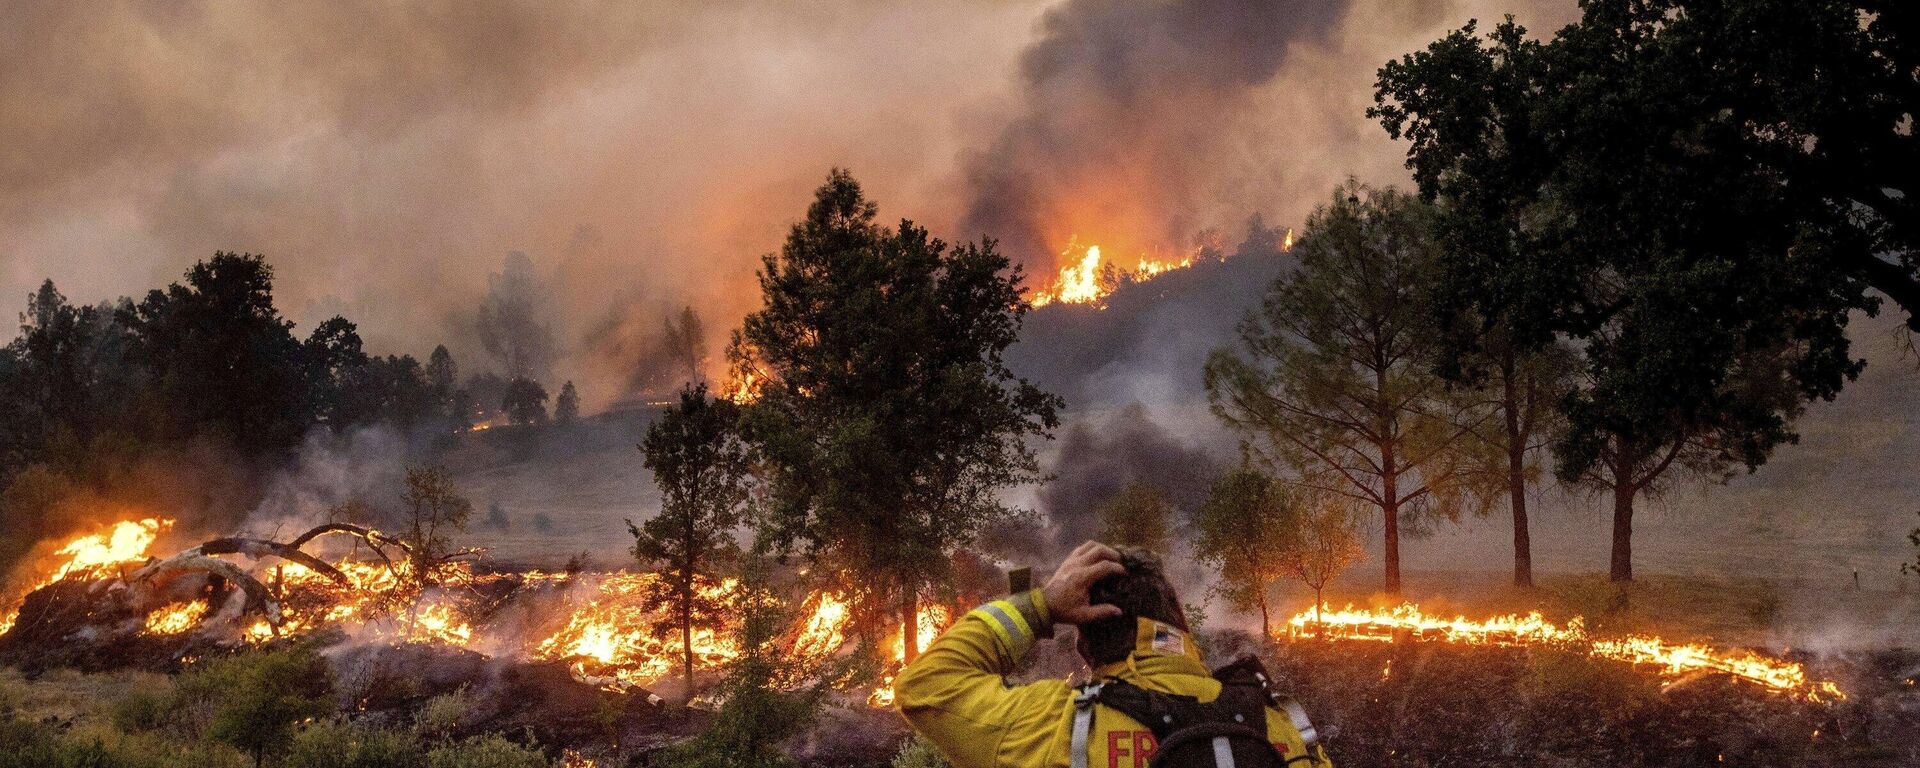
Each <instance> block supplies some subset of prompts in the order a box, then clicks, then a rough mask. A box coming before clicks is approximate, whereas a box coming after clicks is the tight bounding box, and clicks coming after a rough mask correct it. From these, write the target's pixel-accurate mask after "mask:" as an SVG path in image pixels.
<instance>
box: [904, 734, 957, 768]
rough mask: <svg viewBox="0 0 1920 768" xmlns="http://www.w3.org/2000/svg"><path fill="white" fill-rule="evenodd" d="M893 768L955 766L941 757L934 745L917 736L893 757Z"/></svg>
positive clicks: (946, 767)
mask: <svg viewBox="0 0 1920 768" xmlns="http://www.w3.org/2000/svg"><path fill="white" fill-rule="evenodd" d="M893 768H953V764H952V763H949V762H947V759H946V758H944V757H941V756H940V752H939V751H938V750H935V749H934V748H933V745H932V744H928V743H927V742H926V741H925V740H923V739H921V738H920V737H919V736H915V737H913V738H911V739H907V743H905V744H902V745H900V751H899V753H897V754H895V755H894V756H893Z"/></svg>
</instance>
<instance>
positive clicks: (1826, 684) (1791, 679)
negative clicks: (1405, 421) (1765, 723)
mask: <svg viewBox="0 0 1920 768" xmlns="http://www.w3.org/2000/svg"><path fill="white" fill-rule="evenodd" d="M1287 627H1288V631H1289V633H1290V634H1291V635H1292V636H1294V637H1296V638H1298V637H1311V636H1315V635H1320V636H1324V637H1326V638H1328V639H1332V640H1367V641H1376V642H1392V641H1395V640H1397V639H1400V638H1409V639H1413V640H1420V641H1437V642H1446V643H1459V644H1464V645H1491V646H1547V647H1553V648H1558V649H1561V650H1568V651H1576V652H1585V653H1586V654H1587V655H1588V656H1591V657H1594V658H1600V659H1609V660H1613V661H1624V662H1627V663H1629V664H1636V665H1647V666H1653V667H1657V668H1658V671H1659V673H1660V674H1661V675H1663V676H1667V677H1680V676H1683V675H1688V674H1691V673H1695V672H1720V673H1725V674H1728V675H1731V676H1733V677H1735V678H1738V679H1741V680H1745V681H1748V682H1752V683H1757V684H1759V685H1761V686H1763V687H1765V688H1768V689H1770V690H1774V691H1779V692H1782V693H1787V694H1790V695H1793V696H1797V697H1800V698H1804V699H1807V700H1809V701H1835V700H1841V699H1845V698H1846V694H1845V693H1842V692H1841V691H1840V689H1839V687H1838V686H1836V685H1835V684H1834V683H1832V682H1831V681H1826V680H1813V679H1809V678H1808V677H1807V673H1806V668H1805V667H1804V666H1802V665H1801V664H1800V663H1798V662H1793V661H1787V660H1784V659H1776V658H1771V657H1768V656H1764V655H1761V654H1758V653H1753V652H1750V651H1720V650H1715V649H1713V648H1710V647H1707V646H1705V645H1700V644H1692V643H1685V644H1683V643H1674V642H1670V641H1667V640H1664V639H1661V638H1659V637H1654V636H1652V635H1631V636H1628V637H1624V638H1618V639H1599V638H1594V637H1592V636H1591V635H1589V634H1588V633H1587V629H1586V622H1585V621H1584V620H1583V619H1581V618H1580V617H1577V616H1576V617H1574V618H1572V619H1569V620H1568V621H1567V622H1566V623H1565V624H1555V623H1554V622H1551V621H1548V620H1547V619H1546V618H1545V617H1544V616H1542V615H1541V614H1540V612H1539V611H1533V612H1530V613H1527V614H1525V615H1520V614H1509V615H1506V616H1495V617H1493V618H1490V619H1485V620H1482V621H1471V620H1468V619H1467V618H1465V617H1455V618H1453V619H1444V618H1440V617H1438V616H1434V615H1430V614H1427V613H1424V612H1422V611H1421V610H1420V607H1419V606H1418V605H1415V604H1413V603H1403V604H1401V605H1399V606H1396V607H1393V608H1384V609H1372V610H1368V609H1358V608H1354V607H1353V606H1351V605H1349V606H1347V607H1345V608H1342V609H1340V610H1337V611H1325V612H1320V611H1315V610H1313V609H1309V610H1306V611H1302V612H1300V613H1298V614H1295V615H1294V616H1293V617H1292V618H1289V619H1287ZM1389 669H1391V668H1389ZM1386 674H1388V673H1387V672H1383V673H1382V675H1383V676H1384V675H1386Z"/></svg>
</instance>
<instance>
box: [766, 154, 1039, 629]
mask: <svg viewBox="0 0 1920 768" xmlns="http://www.w3.org/2000/svg"><path fill="white" fill-rule="evenodd" d="M875 212H876V208H875V205H874V204H873V202H871V201H869V200H868V199H867V198H866V196H865V194H863V193H862V192H861V190H860V185H859V184H858V183H857V182H855V181H854V180H853V177H852V176H850V175H848V174H847V173H846V172H845V171H842V170H835V171H833V173H832V174H831V175H830V176H829V177H828V179H827V182H826V184H824V185H822V186H821V187H820V189H819V191H818V192H817V193H816V195H815V199H814V202H813V204H812V205H811V206H809V207H808V209H807V215H806V218H805V219H804V220H802V221H801V222H800V223H798V224H795V225H794V227H793V229H792V231H791V232H790V233H789V234H788V236H787V241H786V244H785V245H784V246H783V247H782V248H781V251H780V253H778V254H769V255H767V256H766V257H764V258H763V259H762V268H761V270H760V274H759V279H760V288H761V293H762V298H763V300H764V302H765V303H764V306H762V307H761V308H760V309H759V310H758V311H756V312H754V313H753V314H751V315H748V316H747V318H746V320H745V323H744V324H743V326H742V328H741V330H740V331H739V332H738V333H736V334H735V336H734V342H733V344H732V347H731V349H730V350H729V356H730V359H731V361H732V364H733V367H734V369H735V370H736V371H740V372H742V373H751V374H752V375H754V376H755V378H756V382H757V383H759V384H760V385H761V386H760V395H759V398H758V399H757V400H754V401H753V403H752V404H751V405H750V406H748V408H747V411H748V415H747V419H746V421H747V424H748V432H747V434H748V435H749V438H750V439H751V440H752V441H753V442H754V444H755V448H756V450H757V453H758V455H759V456H760V457H761V458H762V459H763V460H764V461H763V464H764V466H765V468H766V472H767V475H766V480H767V487H768V504H769V509H768V510H767V517H766V520H765V522H766V525H765V526H764V528H763V533H764V535H765V536H766V537H767V538H768V539H769V540H770V541H773V542H775V543H777V544H779V545H780V546H781V547H783V548H790V547H794V546H796V545H798V546H804V548H805V549H806V551H808V552H809V553H811V554H812V555H813V556H814V558H815V559H816V560H817V561H818V562H819V563H820V564H821V565H822V566H824V567H822V568H820V569H818V570H819V572H821V573H824V574H826V575H829V576H830V577H833V578H837V579H840V580H841V584H842V586H846V587H856V586H857V587H859V588H860V590H859V591H860V593H861V594H864V595H870V596H871V597H870V598H868V599H867V600H866V601H863V605H862V606H861V607H862V609H863V612H865V613H866V614H867V615H868V616H870V617H871V616H874V615H875V614H877V613H878V611H877V610H875V609H877V608H879V607H880V606H883V605H886V604H888V603H891V606H892V607H893V608H894V609H896V610H897V611H898V616H899V617H900V624H899V626H900V627H901V630H902V632H903V633H904V635H905V636H906V653H907V657H908V658H909V659H911V658H913V657H914V656H916V655H917V654H918V653H919V648H918V647H917V642H916V639H915V629H914V626H915V625H914V616H915V615H916V613H917V611H918V601H919V599H920V595H921V593H922V591H923V590H925V589H927V588H928V587H929V586H930V585H933V584H938V583H940V580H941V579H942V578H943V576H944V575H945V573H944V569H945V568H946V567H947V566H946V564H947V563H948V562H949V561H948V557H947V555H948V554H949V553H950V551H951V550H952V549H953V548H954V547H956V546H959V545H960V544H961V543H963V542H968V541H971V540H972V539H973V538H974V536H975V535H976V534H977V533H978V532H979V531H980V529H981V527H982V526H983V525H985V524H986V523H988V522H990V521H993V520H998V519H1002V518H1004V517H1006V516H1007V515H1008V514H1009V510H1008V509H1007V508H1006V507H1005V506H1004V505H1003V504H1002V502H1001V500H1000V497H999V495H998V491H999V489H1001V488H1004V487H1006V486H1009V485H1013V484H1017V483H1021V482H1026V481H1029V480H1032V479H1034V478H1035V477H1036V476H1037V474H1038V468H1037V466H1036V464H1035V461H1034V456H1033V451H1032V448H1031V447H1029V445H1028V443H1027V438H1028V437H1030V436H1037V435H1045V434H1047V433H1048V431H1049V430H1051V429H1053V428H1054V427H1055V426H1057V424H1058V418H1057V417H1056V415H1055V412H1056V410H1057V409H1058V408H1059V407H1060V405H1061V403H1060V399H1059V398H1058V397H1055V396H1053V395H1050V394H1047V393H1045V392H1043V391H1041V390H1040V389H1039V388H1037V387H1035V386H1033V385H1032V384H1029V383H1028V382H1026V381H1025V380H1022V379H1018V378H1015V377H1014V375H1013V373H1012V372H1011V371H1009V370H1007V367H1006V365H1005V363H1004V362H1003V358H1002V355H1003V353H1004V352H1005V350H1006V349H1007V347H1008V346H1010V345H1011V344H1012V343H1013V342H1014V340H1015V339H1016V338H1018V334H1019V328H1020V322H1021V318H1022V316H1023V315H1024V314H1025V312H1026V311H1027V308H1028V306H1027V304H1026V302H1025V301H1024V300H1023V299H1022V298H1021V296H1020V273H1019V271H1018V270H1017V269H1010V265H1009V263H1008V261H1007V259H1006V257H1005V256H1002V255H1001V254H1000V253H999V252H998V251H996V250H995V249H994V246H993V243H992V241H986V242H985V243H983V244H980V245H972V244H967V245H961V246H958V247H949V246H948V245H947V244H946V243H945V242H942V241H940V240H937V239H934V238H932V237H930V236H929V235H928V234H927V231H926V230H924V229H921V228H919V227H916V226H914V225H913V224H912V223H911V222H905V221H903V222H901V224H900V226H899V228H898V229H889V228H886V227H882V226H878V225H876V224H875V223H874V215H875Z"/></svg>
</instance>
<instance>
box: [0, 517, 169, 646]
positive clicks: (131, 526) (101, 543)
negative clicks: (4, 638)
mask: <svg viewBox="0 0 1920 768" xmlns="http://www.w3.org/2000/svg"><path fill="white" fill-rule="evenodd" d="M172 527H173V521H172V520H166V519H159V518H151V517H150V518H146V519H144V520H123V521H120V522H117V523H114V524H113V525H110V526H107V527H106V528H104V529H102V530H100V531H99V532H97V533H92V534H88V535H85V536H80V537H78V538H75V539H73V540H72V541H69V542H67V543H66V545H64V546H62V547H60V549H59V550H57V551H55V552H54V553H53V556H52V557H51V558H50V560H51V561H52V562H51V564H50V565H48V566H47V567H45V568H44V569H43V570H42V571H41V572H40V575H39V576H37V577H32V578H29V579H28V580H27V587H26V588H25V589H23V590H20V592H19V593H18V594H16V595H14V596H12V597H10V598H9V599H8V600H7V601H6V603H4V605H5V606H6V607H4V608H0V634H5V633H6V632H7V630H9V629H12V628H13V625H14V622H15V621H17V620H19V618H20V600H21V599H23V598H25V597H26V595H27V594H28V593H31V592H33V591H34V590H37V589H40V588H42V587H46V586H48V585H50V584H53V583H54V582H57V581H60V580H61V579H65V578H67V577H68V576H73V577H75V578H91V577H94V576H95V575H97V574H100V573H103V572H105V571H106V570H107V569H109V568H111V567H112V566H116V565H120V564H123V563H131V562H135V561H138V560H140V559H141V558H144V557H146V555H147V548H148V547H151V546H153V542H154V540H155V539H158V538H159V537H160V534H161V532H163V531H166V530H168V529H170V528H172Z"/></svg>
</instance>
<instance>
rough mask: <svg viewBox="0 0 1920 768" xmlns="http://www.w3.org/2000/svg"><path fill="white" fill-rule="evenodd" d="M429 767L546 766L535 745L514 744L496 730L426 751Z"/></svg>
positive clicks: (532, 767)
mask: <svg viewBox="0 0 1920 768" xmlns="http://www.w3.org/2000/svg"><path fill="white" fill-rule="evenodd" d="M427 766H428V768H546V766H547V759H546V757H545V756H543V755H541V754H540V751H539V750H537V749H532V748H529V747H523V746H520V745H519V744H515V743H513V742H511V741H508V740H506V738H504V737H502V736H500V735H499V734H497V733H490V734H487V735H485V736H475V737H473V738H471V739H467V740H465V741H461V742H457V743H453V744H443V745H441V746H438V747H434V748H433V751H432V752H428V753H427Z"/></svg>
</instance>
